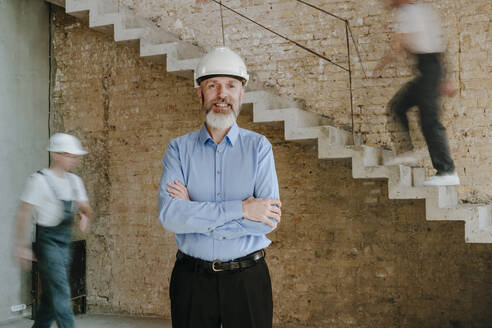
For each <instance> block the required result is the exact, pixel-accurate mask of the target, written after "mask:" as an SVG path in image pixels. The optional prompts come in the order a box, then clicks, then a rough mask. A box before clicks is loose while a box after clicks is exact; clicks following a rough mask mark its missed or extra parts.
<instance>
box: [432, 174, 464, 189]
mask: <svg viewBox="0 0 492 328" xmlns="http://www.w3.org/2000/svg"><path fill="white" fill-rule="evenodd" d="M459 184H460V178H459V177H458V174H456V172H453V173H450V174H443V175H435V176H433V177H431V178H430V179H428V180H426V181H424V186H457V185H459Z"/></svg>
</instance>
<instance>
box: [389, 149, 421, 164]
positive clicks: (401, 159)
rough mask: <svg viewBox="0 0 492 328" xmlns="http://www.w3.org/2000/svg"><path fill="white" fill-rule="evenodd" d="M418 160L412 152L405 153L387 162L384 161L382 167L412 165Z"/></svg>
mask: <svg viewBox="0 0 492 328" xmlns="http://www.w3.org/2000/svg"><path fill="white" fill-rule="evenodd" d="M418 161H419V159H418V158H417V156H416V155H415V153H414V152H413V151H407V152H405V153H402V154H400V155H398V156H395V157H393V158H392V159H389V160H387V161H384V165H388V166H391V165H403V164H406V165H413V164H415V163H417V162H418Z"/></svg>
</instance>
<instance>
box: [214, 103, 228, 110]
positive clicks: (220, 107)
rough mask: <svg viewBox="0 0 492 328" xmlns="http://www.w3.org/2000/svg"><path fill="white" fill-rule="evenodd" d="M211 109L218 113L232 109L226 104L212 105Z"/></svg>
mask: <svg viewBox="0 0 492 328" xmlns="http://www.w3.org/2000/svg"><path fill="white" fill-rule="evenodd" d="M212 108H213V109H217V110H219V111H225V110H228V109H232V106H231V105H230V104H228V103H215V104H213V105H212Z"/></svg>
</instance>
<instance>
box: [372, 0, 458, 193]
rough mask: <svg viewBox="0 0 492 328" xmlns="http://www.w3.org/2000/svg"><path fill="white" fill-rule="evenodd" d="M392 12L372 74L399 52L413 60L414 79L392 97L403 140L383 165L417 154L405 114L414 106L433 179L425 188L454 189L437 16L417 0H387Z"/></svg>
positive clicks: (413, 159) (378, 72)
mask: <svg viewBox="0 0 492 328" xmlns="http://www.w3.org/2000/svg"><path fill="white" fill-rule="evenodd" d="M386 1H387V2H388V4H389V6H390V7H391V8H393V9H394V10H395V18H396V27H395V33H394V37H393V41H392V43H391V47H390V48H389V50H388V51H387V52H386V54H385V56H384V57H383V58H382V59H381V61H380V62H379V63H378V65H377V66H376V69H375V71H374V76H376V77H378V76H380V75H381V73H382V70H383V68H384V67H385V66H386V65H387V64H388V63H389V62H391V61H392V60H394V59H395V58H396V57H397V56H398V55H399V54H403V53H405V52H406V53H409V54H411V55H412V56H413V57H415V59H416V63H417V65H416V66H417V67H416V68H417V69H418V73H419V74H418V76H417V77H415V78H414V79H412V80H411V81H409V82H408V83H406V84H405V85H404V86H403V87H402V88H401V89H400V90H399V91H398V92H397V93H396V94H395V95H394V96H393V98H392V99H391V101H390V110H391V113H392V114H393V115H394V116H395V117H396V120H397V121H398V122H399V123H400V125H401V126H402V127H403V130H404V131H403V134H402V136H403V138H402V139H403V140H401V142H400V143H397V144H395V146H396V147H395V148H396V149H395V150H396V151H397V156H396V157H395V158H393V159H391V160H389V161H387V162H385V164H386V165H399V164H414V163H415V162H417V161H418V159H419V157H421V155H422V153H421V152H418V151H417V152H415V151H414V150H413V144H412V140H411V138H410V133H409V122H408V118H407V112H408V110H409V109H410V108H412V107H413V106H417V107H418V108H419V114H420V125H421V128H422V133H423V135H424V138H425V141H426V143H427V148H428V150H429V154H430V157H431V161H432V166H433V167H434V168H435V169H436V171H437V172H436V175H435V176H433V177H431V178H430V179H428V180H426V181H425V182H424V185H425V186H445V185H459V184H460V179H459V177H458V175H457V173H456V171H455V166H454V162H453V160H452V158H451V153H450V150H449V145H448V139H447V136H446V129H445V128H444V126H443V125H442V123H441V121H440V117H439V116H440V113H439V98H440V94H446V95H452V94H453V90H452V89H451V88H450V84H449V82H444V79H443V76H444V70H443V67H442V57H443V54H444V51H445V42H444V37H443V33H442V30H441V26H440V24H439V16H438V15H437V13H436V12H434V11H433V10H432V9H431V8H430V7H429V6H428V5H427V4H424V3H420V2H419V1H417V0H386Z"/></svg>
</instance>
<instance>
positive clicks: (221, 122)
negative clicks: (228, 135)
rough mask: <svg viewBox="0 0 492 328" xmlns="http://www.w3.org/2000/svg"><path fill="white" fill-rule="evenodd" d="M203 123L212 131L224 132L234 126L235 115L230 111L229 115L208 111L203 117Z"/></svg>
mask: <svg viewBox="0 0 492 328" xmlns="http://www.w3.org/2000/svg"><path fill="white" fill-rule="evenodd" d="M205 122H207V124H208V125H209V126H210V127H212V128H214V129H217V130H226V129H228V128H230V127H231V126H233V125H234V123H235V122H236V115H235V113H234V111H231V112H230V113H229V114H218V113H216V112H214V111H213V110H210V111H209V112H208V113H207V115H206V117H205Z"/></svg>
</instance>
